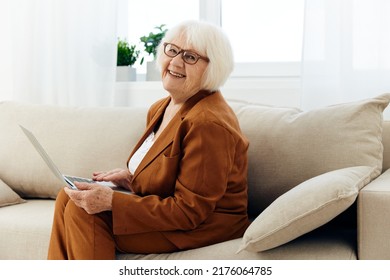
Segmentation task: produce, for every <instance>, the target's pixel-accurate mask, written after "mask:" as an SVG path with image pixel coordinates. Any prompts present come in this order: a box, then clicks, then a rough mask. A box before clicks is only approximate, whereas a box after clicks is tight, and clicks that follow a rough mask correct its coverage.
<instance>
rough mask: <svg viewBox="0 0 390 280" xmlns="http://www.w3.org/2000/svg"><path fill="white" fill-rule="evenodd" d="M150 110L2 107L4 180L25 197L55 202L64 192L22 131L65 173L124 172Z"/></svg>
mask: <svg viewBox="0 0 390 280" xmlns="http://www.w3.org/2000/svg"><path fill="white" fill-rule="evenodd" d="M145 122H146V109H141V108H81V107H80V108H67V107H58V106H49V105H31V104H23V103H17V102H0V131H1V137H0V179H2V180H3V181H4V182H5V183H6V184H7V185H8V186H10V187H11V188H12V189H13V190H14V191H16V192H17V193H18V194H19V195H21V196H22V197H26V198H27V197H42V198H55V197H56V195H57V193H58V191H59V190H60V189H61V188H62V187H63V185H62V184H61V182H60V181H59V180H57V179H56V177H55V176H54V175H52V173H51V172H50V170H49V169H48V167H47V166H46V164H45V163H44V161H43V160H42V159H41V157H40V156H39V155H38V153H37V152H36V150H35V148H34V147H33V146H32V144H31V143H30V142H29V140H28V139H27V138H26V136H25V135H24V134H23V132H22V130H21V129H20V127H19V124H20V125H23V126H24V127H26V128H28V129H29V130H30V131H32V132H33V133H34V135H35V136H36V137H37V139H38V141H39V142H40V143H41V144H42V146H43V147H44V149H45V150H46V152H47V153H48V154H49V156H50V157H51V158H52V160H53V161H54V162H55V163H56V165H57V167H58V168H59V169H60V171H61V172H62V173H65V174H70V175H76V176H86V177H89V178H90V177H91V175H92V172H94V171H99V170H110V169H113V168H117V167H125V166H126V160H127V158H128V156H129V154H130V152H131V149H132V148H133V146H134V145H135V143H136V141H138V138H139V137H140V135H141V133H142V132H143V130H144V129H145Z"/></svg>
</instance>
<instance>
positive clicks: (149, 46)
mask: <svg viewBox="0 0 390 280" xmlns="http://www.w3.org/2000/svg"><path fill="white" fill-rule="evenodd" d="M154 29H156V30H157V31H156V32H154V33H153V32H150V33H149V34H148V35H147V36H142V37H141V38H140V40H141V42H142V43H143V44H144V50H145V52H146V53H147V54H148V56H152V58H153V60H152V61H148V64H147V66H146V67H147V69H146V80H147V81H153V80H160V79H161V77H160V73H159V72H158V71H157V69H156V63H155V59H156V53H157V47H158V45H159V44H160V42H161V40H162V38H164V36H165V33H166V32H167V31H168V29H166V28H165V24H161V25H160V26H156V27H155V28H154ZM144 59H145V57H142V59H141V62H140V64H142V63H143V62H144Z"/></svg>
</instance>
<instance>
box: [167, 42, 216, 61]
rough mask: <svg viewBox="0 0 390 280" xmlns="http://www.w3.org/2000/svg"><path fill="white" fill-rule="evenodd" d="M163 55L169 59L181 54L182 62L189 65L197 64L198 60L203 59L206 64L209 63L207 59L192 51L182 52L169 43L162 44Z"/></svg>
mask: <svg viewBox="0 0 390 280" xmlns="http://www.w3.org/2000/svg"><path fill="white" fill-rule="evenodd" d="M164 53H165V54H166V55H167V56H169V57H176V56H177V55H178V54H180V53H181V58H182V59H183V61H184V62H185V63H187V64H191V65H193V64H195V63H197V62H198V60H199V59H203V60H204V61H207V62H209V61H210V59H209V58H208V57H205V56H201V55H199V54H197V53H196V52H193V51H188V50H182V49H181V48H179V47H178V46H176V45H174V44H171V43H164Z"/></svg>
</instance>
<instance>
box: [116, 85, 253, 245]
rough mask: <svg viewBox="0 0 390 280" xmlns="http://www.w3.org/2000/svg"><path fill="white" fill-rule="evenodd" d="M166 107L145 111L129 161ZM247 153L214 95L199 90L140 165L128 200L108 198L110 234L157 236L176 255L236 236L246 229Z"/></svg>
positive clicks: (229, 114)
mask: <svg viewBox="0 0 390 280" xmlns="http://www.w3.org/2000/svg"><path fill="white" fill-rule="evenodd" d="M169 101H170V97H168V98H165V99H163V100H160V101H158V102H156V103H155V104H153V105H152V107H151V108H150V110H149V112H148V117H147V127H146V130H145V133H144V135H143V136H142V137H141V139H140V141H139V142H138V144H137V145H136V146H135V148H134V150H133V152H132V153H131V154H130V157H131V156H132V155H133V153H134V152H135V151H136V150H137V149H138V148H139V147H140V145H141V144H142V143H143V141H144V140H145V138H146V137H147V136H148V135H149V134H150V133H151V131H152V130H153V129H155V128H156V126H158V124H159V122H160V121H161V119H162V116H163V113H164V110H165V108H166V107H167V105H168V103H169ZM247 149H248V141H247V140H246V138H245V137H244V136H243V135H242V133H241V130H240V127H239V124H238V121H237V118H236V116H235V114H234V112H233V111H232V110H231V108H230V107H229V106H228V104H227V103H226V102H225V100H224V98H223V97H222V95H221V93H220V92H214V93H210V92H207V91H200V92H199V93H197V94H196V95H194V96H193V97H192V98H190V99H189V100H188V101H187V102H186V103H185V104H184V105H183V106H182V108H181V109H180V111H179V112H178V113H177V114H176V116H175V117H174V118H173V119H172V121H171V122H170V123H169V124H168V126H167V127H166V128H165V130H164V131H163V132H162V134H161V135H160V136H159V137H158V138H157V140H156V142H155V143H154V144H153V146H152V147H151V149H150V150H149V152H148V153H147V154H146V156H145V158H144V159H143V160H142V162H141V163H140V165H139V167H138V168H137V170H136V171H135V174H134V178H133V183H132V186H133V190H134V192H135V195H128V194H123V193H120V192H115V193H114V197H113V207H112V215H113V230H114V234H115V235H128V234H140V233H145V232H155V231H159V232H162V234H164V236H165V237H166V238H168V239H169V240H170V241H171V242H172V243H173V244H175V245H176V246H177V247H178V248H180V249H190V248H197V247H201V246H206V245H210V244H214V243H217V242H222V241H225V240H229V239H234V238H238V237H240V236H242V235H243V233H244V231H245V229H246V228H247V226H248V216H247V164H248V159H247ZM130 157H129V158H130Z"/></svg>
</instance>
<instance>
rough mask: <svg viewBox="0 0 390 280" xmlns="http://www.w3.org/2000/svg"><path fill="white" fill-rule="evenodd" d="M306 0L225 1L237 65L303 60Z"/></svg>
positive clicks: (225, 26)
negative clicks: (304, 6)
mask: <svg viewBox="0 0 390 280" xmlns="http://www.w3.org/2000/svg"><path fill="white" fill-rule="evenodd" d="M303 5H304V0H272V1H270V0H240V1H232V0H222V3H221V18H222V27H223V29H224V30H225V31H226V33H227V34H228V35H229V38H230V40H231V42H232V45H233V48H234V50H235V59H236V62H239V63H240V62H254V61H257V62H281V61H283V62H287V61H295V62H297V61H300V60H301V49H302V35H303Z"/></svg>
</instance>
